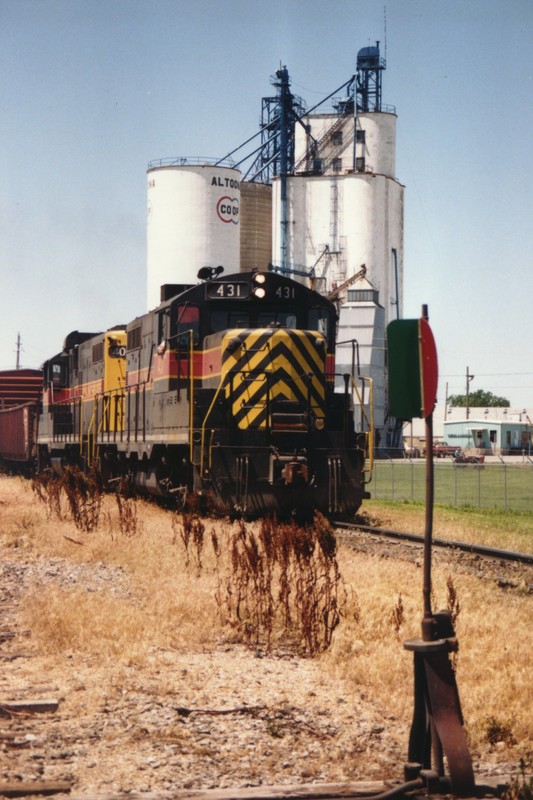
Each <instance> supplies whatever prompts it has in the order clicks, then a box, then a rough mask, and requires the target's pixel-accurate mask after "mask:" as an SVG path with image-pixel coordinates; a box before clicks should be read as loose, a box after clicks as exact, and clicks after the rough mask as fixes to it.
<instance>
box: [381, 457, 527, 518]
mask: <svg viewBox="0 0 533 800" xmlns="http://www.w3.org/2000/svg"><path fill="white" fill-rule="evenodd" d="M368 488H369V489H370V493H371V495H372V498H373V499H374V500H397V501H402V500H414V501H420V502H423V501H424V500H425V498H426V465H425V461H424V460H423V459H420V460H405V461H400V460H398V461H396V460H393V459H391V460H377V461H375V462H374V470H373V475H372V481H371V483H370V484H369V487H368ZM435 502H436V503H441V504H443V505H451V506H470V507H473V508H483V509H501V510H503V511H529V512H533V462H531V461H529V460H528V461H526V462H524V463H520V464H514V463H513V464H505V463H488V464H487V463H485V464H457V463H454V462H452V461H445V462H444V461H443V462H439V461H436V462H435Z"/></svg>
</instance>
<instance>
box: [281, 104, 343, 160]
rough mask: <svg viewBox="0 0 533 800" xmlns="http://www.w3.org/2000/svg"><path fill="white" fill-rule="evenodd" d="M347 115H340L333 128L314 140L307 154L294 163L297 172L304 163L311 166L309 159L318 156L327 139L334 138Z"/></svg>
mask: <svg viewBox="0 0 533 800" xmlns="http://www.w3.org/2000/svg"><path fill="white" fill-rule="evenodd" d="M347 116H348V115H347V114H343V115H342V116H340V117H339V118H338V119H337V121H336V122H335V123H334V124H333V125H332V126H331V128H329V129H328V130H327V131H326V133H325V134H324V135H323V136H322V137H321V138H320V139H319V140H318V141H316V142H315V141H313V143H312V145H311V146H310V147H308V148H307V149H306V151H305V155H303V156H302V158H301V159H300V160H299V161H298V163H297V164H295V165H294V171H295V172H298V170H299V168H300V167H302V166H303V165H304V163H306V164H307V167H309V161H310V160H311V158H315V157H316V155H317V153H318V150H319V148H320V145H321V144H323V143H324V142H325V141H326V139H330V138H332V137H333V134H334V133H336V132H337V131H338V130H339V128H342V125H343V123H344V120H345V119H346V117H347Z"/></svg>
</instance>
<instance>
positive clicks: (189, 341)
mask: <svg viewBox="0 0 533 800" xmlns="http://www.w3.org/2000/svg"><path fill="white" fill-rule="evenodd" d="M198 278H199V281H200V282H199V283H198V284H196V285H170V286H168V285H167V286H164V287H162V301H161V304H160V305H159V306H158V307H157V308H155V309H154V310H152V311H150V312H148V313H146V314H144V315H143V316H140V317H137V318H136V319H135V320H133V321H132V322H130V323H129V324H127V325H120V326H116V327H114V328H112V329H110V330H108V331H105V332H104V333H96V334H94V333H82V332H78V331H76V332H73V333H71V334H69V335H68V336H67V338H66V340H65V344H64V347H63V350H62V351H61V353H59V354H58V355H56V356H54V357H53V358H51V359H50V360H49V361H47V362H45V364H44V367H43V370H44V377H43V382H44V386H43V396H42V404H41V409H40V416H39V420H38V432H37V442H36V449H37V458H38V462H39V467H40V468H41V469H43V468H51V469H54V470H55V471H57V472H59V473H60V472H61V471H62V470H63V469H64V468H65V466H66V465H77V466H79V467H82V468H85V469H87V468H96V469H97V470H99V472H100V473H101V474H102V476H103V478H104V479H106V480H108V481H113V480H114V479H121V478H125V477H127V478H129V480H130V482H131V483H132V484H133V485H134V486H135V488H136V490H137V491H139V492H143V493H147V494H151V495H156V496H159V497H169V498H171V497H174V498H176V500H177V501H182V500H184V499H185V498H186V496H188V495H189V494H190V493H193V494H196V495H199V496H201V497H204V498H205V499H206V501H207V503H208V505H209V507H210V508H211V509H212V510H214V511H215V512H219V513H221V514H229V515H234V514H240V515H244V516H246V517H257V516H262V515H266V514H276V515H277V516H278V517H280V518H282V517H287V516H290V515H297V516H300V517H302V516H306V515H308V516H309V515H311V514H312V513H313V510H315V509H316V510H318V511H320V512H322V513H324V514H326V515H328V516H336V517H344V518H346V517H349V516H351V515H353V514H354V513H355V512H356V511H357V509H358V508H359V506H360V504H361V502H362V500H363V499H364V498H366V497H369V494H368V492H367V490H366V484H367V482H368V479H369V474H370V469H371V462H372V452H371V450H372V439H373V431H372V420H371V415H370V413H369V411H368V409H369V407H370V406H371V389H369V388H368V387H367V386H364V387H363V388H362V387H361V379H360V378H358V379H357V381H356V380H355V378H354V376H352V375H344V376H342V379H340V378H339V377H338V376H337V385H339V383H340V387H341V388H340V390H339V388H338V387H337V390H336V389H335V382H336V375H335V337H336V325H337V313H336V307H335V305H334V304H333V303H332V302H331V301H330V300H329V299H327V298H326V297H324V296H323V295H321V294H320V293H318V292H316V291H313V290H311V289H309V288H307V287H306V286H304V285H303V284H300V283H298V282H296V281H294V280H292V279H290V278H288V277H286V276H284V275H281V274H278V273H276V272H271V271H264V272H260V271H256V270H254V271H251V272H247V273H236V274H233V275H224V274H223V270H222V268H221V267H217V268H204V269H202V270H200V272H199V273H198ZM357 419H359V422H358V423H356V421H355V420H357Z"/></svg>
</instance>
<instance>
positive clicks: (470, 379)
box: [466, 367, 476, 419]
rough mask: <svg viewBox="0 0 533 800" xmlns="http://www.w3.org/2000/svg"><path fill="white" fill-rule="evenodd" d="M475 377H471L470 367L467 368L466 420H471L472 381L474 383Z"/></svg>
mask: <svg viewBox="0 0 533 800" xmlns="http://www.w3.org/2000/svg"><path fill="white" fill-rule="evenodd" d="M475 377H476V376H475V375H470V372H469V369H468V367H467V368H466V418H467V419H469V418H470V388H469V387H470V381H473V380H474V378H475Z"/></svg>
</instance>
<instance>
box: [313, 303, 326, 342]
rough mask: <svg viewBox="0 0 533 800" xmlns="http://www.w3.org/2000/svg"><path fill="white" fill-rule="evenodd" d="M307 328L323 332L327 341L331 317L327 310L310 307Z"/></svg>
mask: <svg viewBox="0 0 533 800" xmlns="http://www.w3.org/2000/svg"><path fill="white" fill-rule="evenodd" d="M308 328H309V330H310V331H319V332H320V333H323V334H324V336H325V337H326V339H327V340H328V341H329V334H330V329H331V318H330V315H329V313H328V312H327V311H325V310H324V309H323V308H312V309H311V310H310V311H309V318H308Z"/></svg>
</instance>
